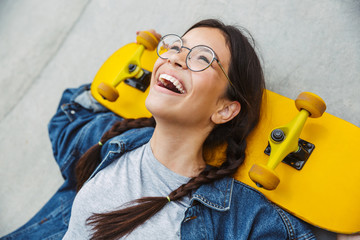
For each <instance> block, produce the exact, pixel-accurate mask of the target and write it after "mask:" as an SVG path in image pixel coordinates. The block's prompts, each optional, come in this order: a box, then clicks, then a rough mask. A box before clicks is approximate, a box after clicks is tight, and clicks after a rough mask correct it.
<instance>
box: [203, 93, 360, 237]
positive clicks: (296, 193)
mask: <svg viewBox="0 0 360 240" xmlns="http://www.w3.org/2000/svg"><path fill="white" fill-rule="evenodd" d="M314 98H315V100H314ZM325 107H326V106H325V103H324V102H323V101H322V99H321V98H319V97H318V96H316V95H314V94H311V93H302V94H300V95H299V97H298V99H297V100H296V101H294V100H292V99H289V98H287V97H284V96H282V95H279V94H277V93H274V92H272V91H269V90H266V92H265V94H264V97H263V105H262V111H261V119H260V122H259V124H258V125H257V127H256V128H255V130H254V131H253V132H252V133H251V134H250V136H249V137H248V139H247V143H248V145H247V149H246V158H245V161H244V163H243V165H242V166H241V167H240V168H239V169H238V171H237V172H236V174H235V175H234V178H235V179H237V180H239V181H241V182H243V183H245V184H247V185H249V186H251V187H253V188H255V189H257V190H258V191H260V192H262V193H263V194H264V195H265V196H266V197H267V198H268V199H269V200H270V201H271V202H273V203H275V204H276V205H278V206H280V207H281V208H283V209H286V210H287V211H288V212H290V213H292V214H293V215H295V216H297V217H298V218H300V219H302V220H304V221H306V222H308V223H310V224H312V225H314V226H317V227H319V228H322V229H325V230H328V231H331V232H337V233H343V234H352V233H357V232H360V161H359V160H360V159H359V156H358V153H357V150H356V149H358V147H359V146H358V145H359V143H360V141H359V139H360V128H359V127H357V126H355V125H353V124H351V123H349V122H346V121H344V120H342V119H340V118H337V117H335V116H333V115H331V114H328V113H323V114H322V112H323V111H325ZM297 108H298V109H297ZM299 109H300V110H299ZM305 109H309V111H310V112H312V114H309V111H307V110H305ZM321 115H322V116H321ZM224 150H225V148H224V146H222V147H220V148H219V149H216V150H214V151H216V153H211V154H210V153H208V156H213V157H212V159H209V161H208V163H209V164H212V165H220V162H219V161H217V160H215V159H223V158H224V157H223V156H222V155H224ZM269 154H270V156H269Z"/></svg>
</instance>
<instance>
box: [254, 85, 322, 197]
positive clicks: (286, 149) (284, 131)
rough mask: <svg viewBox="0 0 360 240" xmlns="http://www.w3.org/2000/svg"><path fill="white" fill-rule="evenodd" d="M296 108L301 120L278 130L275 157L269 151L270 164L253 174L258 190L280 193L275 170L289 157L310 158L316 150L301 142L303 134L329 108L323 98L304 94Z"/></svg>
mask: <svg viewBox="0 0 360 240" xmlns="http://www.w3.org/2000/svg"><path fill="white" fill-rule="evenodd" d="M295 105H296V107H297V109H298V110H299V113H298V114H297V116H296V117H295V118H294V119H293V120H292V121H291V122H289V123H288V124H286V125H284V126H282V127H279V128H276V129H274V130H273V131H272V132H271V133H270V135H269V145H270V148H271V153H270V151H269V150H268V152H269V153H270V157H269V160H268V162H267V164H266V165H263V164H254V165H253V166H252V168H251V169H250V171H249V176H250V178H251V180H252V181H253V182H255V183H256V185H257V186H258V187H263V188H265V189H267V190H274V189H276V187H277V186H278V184H279V183H280V178H279V177H278V175H277V174H276V172H275V171H274V170H275V168H276V167H277V166H278V165H279V163H280V162H281V161H283V160H284V159H285V157H286V156H288V155H289V154H292V156H290V159H291V157H293V156H303V157H305V158H306V157H309V156H310V154H311V152H312V150H313V149H314V146H311V145H310V144H309V145H308V143H307V142H303V140H301V139H300V140H299V137H300V133H301V131H302V129H303V127H304V125H305V122H306V120H307V118H308V117H309V116H310V117H312V118H317V117H321V115H322V114H323V113H324V112H325V109H326V104H325V102H324V101H323V100H322V99H321V98H320V97H319V96H317V95H315V94H313V93H308V92H304V93H301V94H300V95H299V96H298V97H297V99H296V100H295ZM299 143H300V144H299ZM303 146H305V147H303ZM308 147H310V148H309V149H311V151H310V152H308V151H307V150H308V149H307V148H308ZM265 151H266V150H265ZM306 160H307V159H306ZM287 161H289V162H290V165H299V163H298V161H296V160H295V161H294V160H289V159H288V160H287ZM304 163H305V162H304V161H302V163H301V164H300V165H302V166H303V165H304ZM302 166H301V167H302ZM300 169H301V168H300Z"/></svg>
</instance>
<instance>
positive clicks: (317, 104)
mask: <svg viewBox="0 0 360 240" xmlns="http://www.w3.org/2000/svg"><path fill="white" fill-rule="evenodd" d="M295 105H296V107H297V109H298V110H299V111H300V110H301V109H305V110H306V111H308V112H309V113H310V117H312V118H318V117H321V116H322V115H323V113H324V112H325V110H326V104H325V102H324V100H322V98H321V97H319V96H318V95H316V94H314V93H310V92H303V93H300V94H299V96H298V97H297V99H296V100H295Z"/></svg>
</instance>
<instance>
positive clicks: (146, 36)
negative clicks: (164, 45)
mask: <svg viewBox="0 0 360 240" xmlns="http://www.w3.org/2000/svg"><path fill="white" fill-rule="evenodd" d="M136 42H137V43H139V44H142V45H144V46H145V48H146V49H148V50H150V51H153V50H155V48H156V47H157V45H158V43H159V41H158V39H157V38H156V37H155V36H154V35H153V34H152V33H150V32H148V31H142V32H140V33H139V35H137V37H136Z"/></svg>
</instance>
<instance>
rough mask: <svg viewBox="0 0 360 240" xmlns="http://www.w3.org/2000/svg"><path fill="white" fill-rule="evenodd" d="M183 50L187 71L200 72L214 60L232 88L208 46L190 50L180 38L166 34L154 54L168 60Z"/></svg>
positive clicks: (198, 46) (199, 46)
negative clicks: (185, 53)
mask: <svg viewBox="0 0 360 240" xmlns="http://www.w3.org/2000/svg"><path fill="white" fill-rule="evenodd" d="M183 48H185V49H187V50H189V53H188V54H187V56H186V60H185V62H186V66H187V68H188V69H190V70H191V71H193V72H201V71H204V70H205V69H207V68H208V67H210V65H211V64H212V63H213V61H214V60H215V61H216V62H217V63H218V64H219V66H220V68H221V71H222V72H223V73H224V74H225V76H226V78H227V79H228V81H229V83H230V85H231V86H232V87H234V86H233V84H232V82H231V81H230V78H229V76H228V75H227V74H226V72H225V69H224V67H223V66H222V65H221V63H220V61H219V59H217V58H216V55H215V52H214V50H212V49H211V48H210V47H208V46H205V45H197V46H195V47H193V48H191V49H190V48H188V47H184V45H183V41H182V39H181V37H179V36H178V35H175V34H168V35H165V36H163V37H162V38H161V39H160V42H159V44H158V46H157V49H156V52H157V54H158V55H159V57H160V58H162V59H168V58H170V57H171V56H173V55H174V54H178V53H179V52H180V51H181V49H183Z"/></svg>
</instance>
